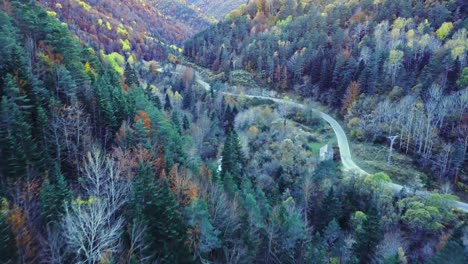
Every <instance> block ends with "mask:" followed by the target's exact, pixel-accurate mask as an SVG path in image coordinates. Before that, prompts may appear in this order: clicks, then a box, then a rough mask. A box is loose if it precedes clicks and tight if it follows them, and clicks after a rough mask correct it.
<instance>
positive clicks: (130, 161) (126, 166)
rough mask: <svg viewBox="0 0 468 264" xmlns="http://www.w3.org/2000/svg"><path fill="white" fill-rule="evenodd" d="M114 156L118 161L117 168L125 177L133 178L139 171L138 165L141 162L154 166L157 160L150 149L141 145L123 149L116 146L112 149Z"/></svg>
mask: <svg viewBox="0 0 468 264" xmlns="http://www.w3.org/2000/svg"><path fill="white" fill-rule="evenodd" d="M112 157H113V158H114V159H115V160H116V161H117V162H116V163H117V168H118V169H119V171H120V172H121V175H122V176H123V177H126V178H129V179H131V180H132V179H133V178H134V177H135V175H136V173H137V172H138V167H139V165H140V164H141V163H143V162H145V163H148V164H150V165H151V166H154V165H155V164H156V160H155V158H154V156H153V155H152V154H151V152H150V151H149V150H148V149H145V148H142V147H140V146H138V147H135V148H133V149H127V150H125V151H124V150H122V149H121V148H119V147H118V148H114V149H113V150H112Z"/></svg>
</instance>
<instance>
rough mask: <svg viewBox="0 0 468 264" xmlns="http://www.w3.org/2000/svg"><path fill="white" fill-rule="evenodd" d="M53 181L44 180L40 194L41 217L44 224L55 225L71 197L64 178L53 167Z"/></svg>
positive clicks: (56, 168) (57, 169)
mask: <svg viewBox="0 0 468 264" xmlns="http://www.w3.org/2000/svg"><path fill="white" fill-rule="evenodd" d="M53 178H54V179H53V181H52V182H51V181H49V180H48V179H46V180H45V181H44V183H43V185H42V189H41V192H40V206H41V217H42V221H43V222H44V223H45V224H49V223H57V222H59V221H60V216H61V215H62V214H63V212H64V209H65V204H66V203H67V202H69V201H71V198H72V195H71V192H70V190H69V189H68V186H67V182H66V180H65V177H63V175H62V174H61V173H60V170H59V168H58V165H56V167H55V172H54V175H53Z"/></svg>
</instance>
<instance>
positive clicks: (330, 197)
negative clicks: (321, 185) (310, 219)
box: [316, 188, 341, 232]
mask: <svg viewBox="0 0 468 264" xmlns="http://www.w3.org/2000/svg"><path fill="white" fill-rule="evenodd" d="M340 215H341V204H340V201H339V200H338V197H337V196H336V195H335V191H334V189H333V188H331V189H330V191H328V193H327V195H326V196H325V197H324V198H323V200H322V202H321V204H320V208H319V210H318V214H317V217H318V219H317V221H316V222H317V225H316V230H317V231H319V232H322V231H323V230H324V229H325V227H326V226H327V225H328V223H330V221H332V220H333V219H339V218H340Z"/></svg>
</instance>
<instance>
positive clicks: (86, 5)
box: [76, 0, 91, 11]
mask: <svg viewBox="0 0 468 264" xmlns="http://www.w3.org/2000/svg"><path fill="white" fill-rule="evenodd" d="M76 2H77V3H78V4H79V5H80V6H81V7H83V9H84V10H86V11H91V6H90V5H89V4H88V3H86V2H85V1H81V0H76Z"/></svg>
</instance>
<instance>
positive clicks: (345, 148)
mask: <svg viewBox="0 0 468 264" xmlns="http://www.w3.org/2000/svg"><path fill="white" fill-rule="evenodd" d="M196 80H197V83H198V84H200V85H201V86H203V88H205V90H207V91H209V90H210V84H208V83H207V82H205V81H204V80H203V79H202V78H200V76H198V74H197V76H196ZM220 93H222V94H226V95H231V96H241V95H238V94H233V93H230V92H220ZM242 96H244V97H246V98H255V99H264V100H270V101H273V102H275V103H278V104H283V105H288V106H293V107H297V108H305V105H304V104H300V103H297V102H293V101H290V100H285V99H279V98H274V97H268V96H261V95H246V94H243V95H242ZM314 111H315V112H316V113H317V114H318V115H319V116H320V117H321V118H322V119H323V120H325V121H326V122H327V123H328V124H330V126H331V127H332V128H333V131H334V132H335V135H336V138H337V141H338V148H339V149H340V156H341V163H342V164H343V170H345V171H349V172H351V171H352V172H355V173H357V174H358V175H361V176H367V175H370V173H368V172H366V171H364V170H363V169H361V168H360V167H359V166H358V165H357V164H356V163H355V162H354V161H353V159H352V156H351V150H350V148H349V142H348V137H347V136H346V133H345V131H344V130H343V128H342V127H341V125H340V124H339V123H338V122H337V121H336V120H335V119H334V118H333V117H331V116H329V115H327V114H325V113H323V112H321V111H319V110H315V109H314ZM388 187H389V188H390V189H392V190H393V191H394V192H400V191H401V190H402V189H403V188H404V186H402V185H398V184H395V183H388ZM406 189H407V190H409V191H411V189H410V188H409V187H406ZM415 194H417V195H420V196H429V195H430V192H427V191H415ZM455 207H456V208H458V209H459V210H461V211H464V212H468V204H466V203H463V202H455Z"/></svg>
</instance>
